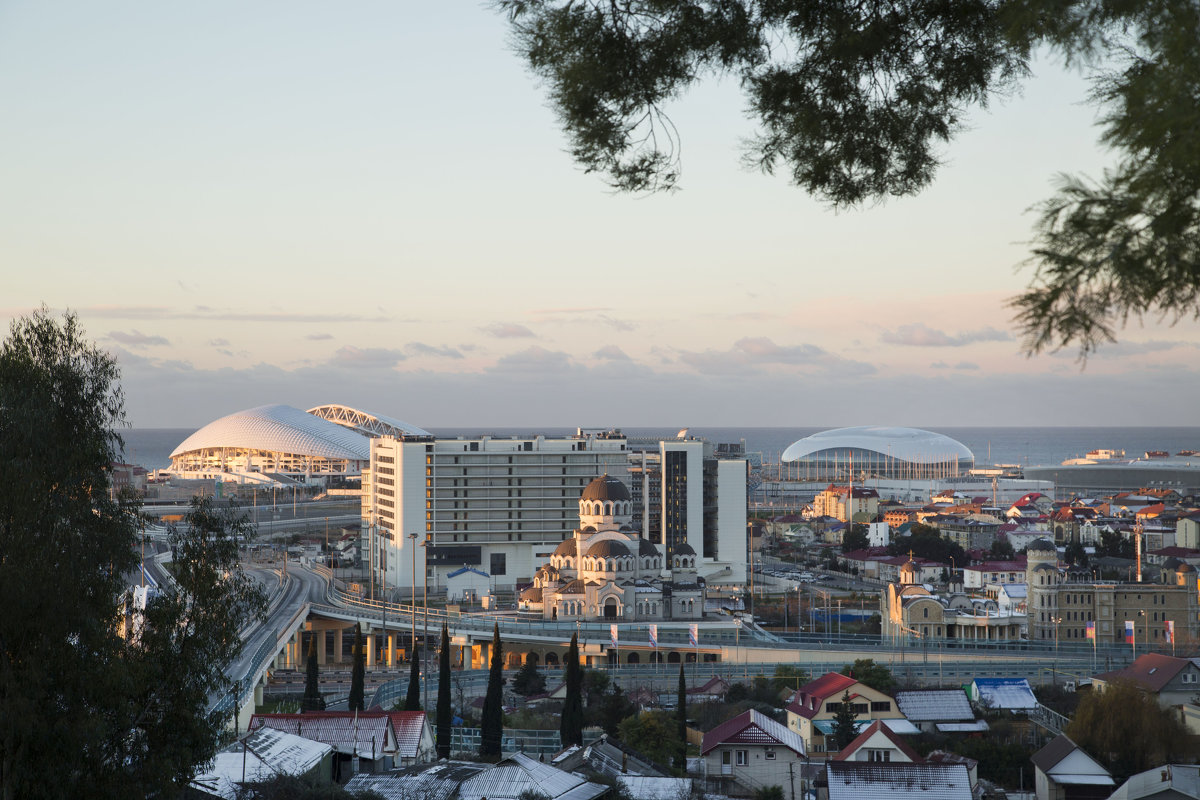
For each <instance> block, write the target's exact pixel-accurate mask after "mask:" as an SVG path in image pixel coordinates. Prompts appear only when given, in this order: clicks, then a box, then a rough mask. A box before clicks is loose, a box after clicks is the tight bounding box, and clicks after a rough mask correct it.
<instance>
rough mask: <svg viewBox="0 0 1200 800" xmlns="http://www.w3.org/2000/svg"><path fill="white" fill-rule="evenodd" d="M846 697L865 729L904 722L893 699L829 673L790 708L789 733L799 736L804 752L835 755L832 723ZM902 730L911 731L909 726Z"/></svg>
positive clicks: (799, 694) (808, 687)
mask: <svg viewBox="0 0 1200 800" xmlns="http://www.w3.org/2000/svg"><path fill="white" fill-rule="evenodd" d="M846 694H849V695H850V703H851V707H852V709H853V711H854V713H855V715H856V717H857V721H859V722H860V723H862V725H869V724H870V723H871V722H872V721H874V720H877V719H878V720H896V721H897V722H904V715H903V714H901V713H900V710H899V709H898V708H896V703H895V701H894V700H893V699H892V698H891V697H889V696H887V695H886V694H884V693H883V692H881V691H879V690H877V689H872V688H871V687H870V686H867V685H866V684H864V683H860V682H859V681H857V680H855V679H854V678H851V677H849V676H847V675H841V674H839V673H836V672H829V673H826V674H825V675H822V676H821V677H819V678H817V679H816V680H814V681H810V682H809V683H806V684H805V685H803V686H801V687H800V688H799V689H798V690H796V692H795V694H793V695H792V699H791V702H789V703H788V705H787V717H788V724H787V726H788V730H791V731H793V732H795V733H797V734H799V735H800V738H801V739H802V740H803V742H804V748H805V752H807V753H810V754H813V755H816V754H819V753H826V752H836V750H831V748H833V739H832V736H831V735H832V733H833V724H834V722H833V721H834V718H835V717H836V716H837V712H838V710H839V709H840V708H841V706H842V698H843V697H844V696H845V695H846ZM901 727H903V728H905V729H909V728H911V726H910V725H908V723H907V722H904V725H902V726H901Z"/></svg>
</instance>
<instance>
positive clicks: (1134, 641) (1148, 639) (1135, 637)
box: [1133, 608, 1150, 660]
mask: <svg viewBox="0 0 1200 800" xmlns="http://www.w3.org/2000/svg"><path fill="white" fill-rule="evenodd" d="M1137 615H1138V616H1139V617H1144V616H1146V609H1144V608H1143V609H1140V610H1139V611H1138V613H1137ZM1149 628H1150V626H1149V625H1147V626H1146V646H1147V649H1149V645H1150V629H1149ZM1133 657H1134V660H1136V659H1137V620H1134V621H1133Z"/></svg>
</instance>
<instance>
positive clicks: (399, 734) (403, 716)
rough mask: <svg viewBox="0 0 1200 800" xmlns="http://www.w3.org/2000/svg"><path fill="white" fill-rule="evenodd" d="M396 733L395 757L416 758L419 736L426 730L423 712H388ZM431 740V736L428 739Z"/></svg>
mask: <svg viewBox="0 0 1200 800" xmlns="http://www.w3.org/2000/svg"><path fill="white" fill-rule="evenodd" d="M388 716H389V717H391V718H392V728H393V729H394V730H395V732H396V755H398V756H400V757H401V758H416V757H417V756H418V755H419V753H420V750H421V735H422V734H423V733H424V732H425V731H426V730H427V729H428V726H427V725H426V724H425V712H424V711H389V712H388ZM428 738H432V735H430V737H428Z"/></svg>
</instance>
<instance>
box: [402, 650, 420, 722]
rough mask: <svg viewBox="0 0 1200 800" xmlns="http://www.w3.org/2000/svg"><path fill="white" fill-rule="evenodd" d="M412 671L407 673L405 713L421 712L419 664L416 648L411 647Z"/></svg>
mask: <svg viewBox="0 0 1200 800" xmlns="http://www.w3.org/2000/svg"><path fill="white" fill-rule="evenodd" d="M409 661H410V662H411V663H412V669H411V670H410V671H409V673H408V695H406V696H405V698H404V710H405V711H420V710H421V662H420V661H419V660H418V656H417V648H416V646H415V645H414V646H413V652H412V658H411V659H409Z"/></svg>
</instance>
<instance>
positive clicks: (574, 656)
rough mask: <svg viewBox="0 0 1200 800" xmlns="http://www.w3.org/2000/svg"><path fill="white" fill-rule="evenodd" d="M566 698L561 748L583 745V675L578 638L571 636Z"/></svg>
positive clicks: (566, 662)
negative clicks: (580, 665)
mask: <svg viewBox="0 0 1200 800" xmlns="http://www.w3.org/2000/svg"><path fill="white" fill-rule="evenodd" d="M563 663H564V666H565V667H566V670H565V671H566V675H565V680H566V687H565V691H566V697H565V698H564V699H563V710H562V724H561V726H560V728H559V733H560V735H561V739H562V746H563V747H570V746H571V745H573V744H578V745H582V744H583V675H582V674H581V673H582V670H581V669H580V667H579V636H578V635H577V634H571V644H570V646H569V647H568V648H567V656H566V660H565V661H564V662H563Z"/></svg>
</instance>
